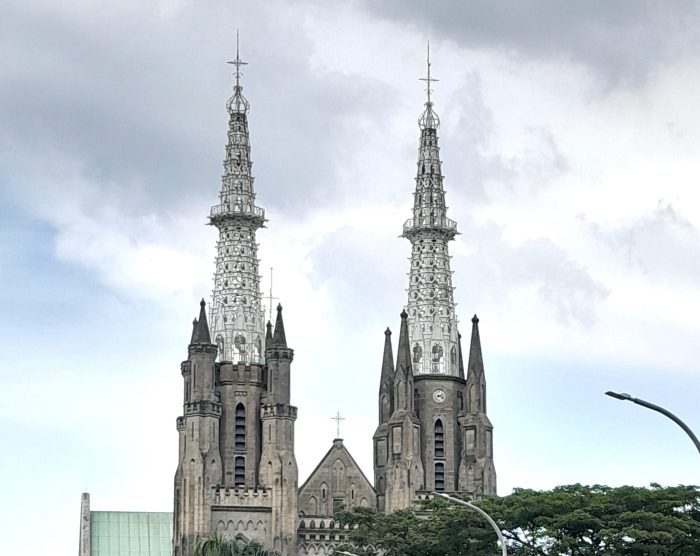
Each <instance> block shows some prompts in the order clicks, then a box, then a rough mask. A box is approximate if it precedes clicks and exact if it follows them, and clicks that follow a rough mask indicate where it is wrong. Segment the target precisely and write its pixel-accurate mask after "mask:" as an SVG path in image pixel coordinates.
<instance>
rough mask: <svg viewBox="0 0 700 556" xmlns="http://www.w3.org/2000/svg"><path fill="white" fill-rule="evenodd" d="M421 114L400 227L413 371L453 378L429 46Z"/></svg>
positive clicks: (447, 227)
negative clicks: (411, 186) (410, 199)
mask: <svg viewBox="0 0 700 556" xmlns="http://www.w3.org/2000/svg"><path fill="white" fill-rule="evenodd" d="M427 62H428V73H427V77H425V78H423V79H422V81H425V82H426V83H427V101H426V103H425V110H424V111H423V113H422V114H421V117H420V119H419V120H418V123H419V126H420V129H421V136H420V145H419V148H418V171H417V175H416V189H415V193H414V203H413V218H409V219H408V220H407V221H406V222H405V223H404V226H403V236H404V237H405V238H407V239H408V240H409V241H410V242H411V246H412V250H411V270H410V273H409V286H408V304H407V306H406V311H407V313H408V327H409V337H410V340H411V357H412V363H413V372H414V373H416V374H420V373H436V374H448V375H454V376H457V375H458V374H459V341H458V331H457V317H456V314H455V303H454V288H453V287H452V271H451V270H450V255H449V252H448V248H447V244H448V242H449V241H450V240H452V239H454V237H455V235H456V234H457V223H456V222H455V221H453V220H450V219H449V218H447V206H446V204H445V190H444V188H443V176H442V162H441V160H440V149H439V147H438V136H437V128H438V127H439V125H440V120H439V118H438V116H437V114H436V113H435V111H434V110H433V102H432V97H431V87H430V86H431V83H433V82H435V81H437V79H435V78H433V77H432V76H431V71H430V70H431V64H430V44H428V60H427Z"/></svg>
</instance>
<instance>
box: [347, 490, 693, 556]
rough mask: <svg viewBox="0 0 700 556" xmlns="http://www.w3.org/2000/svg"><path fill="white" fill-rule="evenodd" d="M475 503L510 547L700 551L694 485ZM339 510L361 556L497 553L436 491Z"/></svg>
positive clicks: (473, 517) (572, 551)
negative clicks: (414, 504) (422, 498)
mask: <svg viewBox="0 0 700 556" xmlns="http://www.w3.org/2000/svg"><path fill="white" fill-rule="evenodd" d="M479 504H480V506H481V507H482V508H483V509H484V510H485V511H486V512H487V513H488V514H489V515H491V517H493V518H494V520H495V521H496V522H497V523H498V524H499V525H500V526H501V529H502V532H503V535H504V537H505V538H506V542H507V544H508V552H509V554H514V555H518V556H525V555H536V556H554V555H557V556H560V555H567V556H588V555H606V556H623V555H624V556H643V555H644V556H665V555H682V556H692V555H700V490H699V489H698V488H697V487H693V486H678V487H665V488H663V487H660V486H659V485H651V486H650V487H649V488H640V487H628V486H625V487H619V488H611V487H606V486H600V485H594V486H582V485H569V486H561V487H557V488H555V489H553V490H550V491H535V490H529V489H516V490H515V491H514V492H513V493H512V494H511V495H509V496H504V497H501V498H496V497H493V498H486V499H484V500H482V501H481V502H479ZM336 517H337V519H338V520H339V521H341V523H346V524H349V525H350V526H351V529H350V533H349V543H348V545H346V547H345V550H348V551H349V552H353V553H356V554H360V555H363V556H365V555H367V556H370V555H374V554H378V553H380V552H382V553H383V554H386V556H401V555H405V556H413V555H416V556H417V555H419V554H420V555H422V556H472V555H480V554H483V555H487V554H490V555H493V554H497V553H498V548H497V545H496V542H495V535H494V532H493V530H492V529H491V528H490V527H489V525H488V524H487V523H486V522H485V521H484V520H483V519H482V518H481V517H480V516H479V515H477V514H476V512H474V511H472V510H470V509H469V508H464V507H461V506H455V505H449V504H447V503H446V502H445V501H443V500H441V499H434V500H430V501H428V502H426V503H425V504H424V507H423V508H422V509H420V510H418V511H416V512H411V511H408V510H402V511H399V512H394V513H393V514H391V515H388V516H385V515H380V514H376V513H373V512H370V511H368V510H366V509H361V510H355V511H353V512H341V513H340V514H338V515H337V516H336Z"/></svg>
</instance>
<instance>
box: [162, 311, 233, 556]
mask: <svg viewBox="0 0 700 556" xmlns="http://www.w3.org/2000/svg"><path fill="white" fill-rule="evenodd" d="M187 354H188V358H187V360H186V361H183V362H182V364H181V365H180V369H181V371H182V377H183V379H184V382H185V393H184V403H183V415H182V417H178V419H177V430H178V436H179V463H178V466H177V471H176V472H175V508H174V516H173V544H174V554H175V555H176V556H179V555H189V554H191V553H192V551H193V550H194V544H195V542H196V540H197V538H199V537H200V536H201V535H205V534H207V533H209V532H210V531H211V500H210V498H209V496H208V493H209V490H210V489H211V487H212V486H215V485H218V484H220V483H221V476H222V475H221V450H220V446H219V422H220V419H221V402H220V401H219V396H218V394H217V391H216V367H215V363H214V361H215V359H216V345H215V344H212V343H211V338H210V335H209V327H208V325H207V315H206V311H205V304H204V300H202V302H201V304H200V311H199V318H198V319H195V320H194V323H193V327H192V339H191V340H190V345H189V347H188V349H187Z"/></svg>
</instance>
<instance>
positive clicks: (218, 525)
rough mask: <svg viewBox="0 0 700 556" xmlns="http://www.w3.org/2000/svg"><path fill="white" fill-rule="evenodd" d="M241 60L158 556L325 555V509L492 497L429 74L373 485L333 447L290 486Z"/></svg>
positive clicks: (476, 342) (477, 350)
mask: <svg viewBox="0 0 700 556" xmlns="http://www.w3.org/2000/svg"><path fill="white" fill-rule="evenodd" d="M242 63H243V62H241V60H240V58H239V57H238V55H237V56H236V60H235V62H234V65H235V67H236V72H235V85H234V87H233V95H232V96H231V98H230V99H229V101H228V103H227V105H226V107H227V111H228V114H229V125H228V142H227V145H226V154H225V159H224V173H223V177H222V184H221V190H220V193H219V199H218V203H217V204H216V205H214V206H213V207H211V211H210V214H209V222H210V224H211V225H213V226H216V228H217V229H218V231H219V239H218V242H217V246H216V249H217V252H216V262H215V272H214V285H213V292H212V296H211V303H210V304H209V305H208V306H207V304H206V303H205V301H204V300H202V302H201V304H200V308H199V316H198V317H197V318H196V319H195V320H194V323H193V326H192V336H191V340H190V343H189V346H188V350H187V359H186V360H185V361H183V362H182V364H181V367H180V369H181V373H182V379H183V383H184V400H183V410H182V411H183V412H182V416H181V417H178V419H177V431H178V435H179V461H178V462H177V470H176V473H175V484H174V511H173V516H172V518H173V555H174V556H192V553H193V551H194V546H195V543H196V542H197V539H199V538H200V537H202V536H206V535H209V534H211V533H219V534H221V535H222V536H229V537H237V536H241V537H243V538H245V539H248V540H257V541H259V542H261V543H262V544H263V545H264V546H265V547H267V548H269V549H274V550H277V551H279V552H280V553H281V554H283V555H285V556H292V555H297V554H299V555H306V554H315V555H325V554H329V553H331V552H332V548H333V546H334V545H335V544H337V543H338V542H341V541H342V540H343V538H344V532H343V530H342V529H341V528H340V527H339V526H337V524H336V523H335V522H334V520H333V514H334V512H335V511H336V510H338V509H339V508H347V509H351V508H355V507H367V508H374V509H376V510H377V511H380V512H387V513H389V512H392V511H394V510H397V509H400V508H408V507H411V506H412V505H413V504H414V502H415V501H416V500H419V499H421V498H422V497H425V496H428V495H429V494H430V493H431V492H433V491H446V492H459V493H463V494H466V495H469V496H471V497H472V498H478V497H480V496H482V495H484V494H487V495H489V494H490V495H493V494H496V472H495V469H494V464H493V448H492V432H493V427H492V425H491V423H490V421H489V419H488V417H487V414H486V381H485V377H484V363H483V357H482V353H481V344H480V339H479V319H478V318H477V317H476V315H475V316H474V317H473V318H472V319H471V323H472V326H471V334H470V341H469V353H468V356H467V359H466V364H465V361H464V358H463V356H462V341H461V339H462V336H461V334H460V331H459V328H458V319H457V315H456V314H455V302H454V287H453V284H452V271H451V270H450V256H449V249H448V245H449V242H450V241H451V240H452V239H454V237H455V235H456V234H457V233H458V232H457V223H456V222H455V221H453V220H450V219H449V218H448V217H447V213H446V211H447V207H446V204H445V190H444V187H443V176H442V170H441V160H440V155H439V152H440V151H439V147H438V134H437V131H438V128H439V126H440V120H439V118H438V116H437V114H436V112H435V110H434V109H433V102H432V100H431V96H430V93H431V90H430V85H431V81H433V79H431V77H430V62H429V61H428V75H427V79H425V81H427V85H428V88H427V89H428V90H427V101H426V103H425V108H424V110H423V113H422V114H421V116H420V119H419V122H418V123H419V128H420V142H419V148H418V165H417V174H416V184H415V191H414V192H413V198H414V202H413V213H412V215H411V218H409V219H408V220H406V222H405V223H404V224H403V234H402V237H404V238H405V239H407V240H408V241H409V242H410V244H411V260H410V272H409V285H408V299H407V302H406V306H405V307H404V309H403V311H401V315H400V321H399V323H398V324H399V329H398V330H399V333H398V341H397V342H396V344H397V347H396V352H394V348H393V343H392V332H391V331H390V330H389V329H387V330H386V331H385V332H384V351H383V357H382V359H381V361H379V360H378V361H377V370H378V372H377V380H378V383H379V388H378V397H377V402H378V426H377V429H376V432H375V433H374V436H373V438H372V443H373V453H374V457H373V465H374V470H373V471H374V473H373V475H374V476H373V482H371V481H370V480H369V479H368V478H367V476H366V475H365V474H364V473H363V471H362V470H361V469H360V467H359V466H358V465H357V463H356V462H355V460H354V459H353V457H352V455H351V454H350V452H349V451H348V450H347V448H346V447H345V446H344V445H343V441H342V440H341V439H340V438H336V439H335V440H334V441H333V444H332V446H331V447H330V449H329V451H328V452H327V453H326V455H325V456H324V457H323V458H322V460H321V461H320V462H319V463H318V465H317V466H316V468H315V469H314V471H313V472H312V473H311V475H310V476H309V478H308V479H306V481H305V482H304V483H303V484H301V485H300V484H299V477H298V471H297V461H296V455H295V451H294V423H295V420H296V417H297V408H296V407H295V406H294V405H292V400H291V399H290V384H291V380H292V376H293V370H292V369H293V361H294V350H293V349H292V347H291V346H289V345H288V343H287V336H286V334H285V328H284V319H283V311H282V306H281V305H278V306H277V314H276V318H275V322H274V325H273V323H272V322H269V321H268V322H267V323H266V322H265V311H264V308H263V306H262V303H261V301H262V300H261V289H260V274H259V269H258V262H259V261H258V257H257V243H256V231H257V230H258V229H259V228H261V227H263V226H264V225H265V223H266V222H267V220H266V219H265V210H264V209H262V208H260V207H259V206H257V205H256V192H255V188H254V179H253V176H252V174H251V167H252V159H251V147H250V135H249V129H248V113H249V110H250V105H249V103H248V100H247V99H246V98H245V96H244V95H243V87H242V85H241V79H240V78H241V74H240V71H239V69H240V65H241V64H242ZM396 271H397V272H401V271H402V269H397V270H396ZM398 309H400V308H398ZM398 312H399V311H398V310H397V313H398ZM387 317H388V318H389V317H391V315H387ZM380 346H381V344H379V343H378V348H380ZM379 351H380V349H378V353H379ZM394 354H396V356H395V357H394ZM302 411H303V408H302ZM368 441H369V439H368Z"/></svg>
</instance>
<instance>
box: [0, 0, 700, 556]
mask: <svg viewBox="0 0 700 556" xmlns="http://www.w3.org/2000/svg"><path fill="white" fill-rule="evenodd" d="M1 12H2V13H1V14H0V53H2V54H0V231H1V232H0V279H1V280H2V286H3V287H2V288H1V289H0V300H1V304H0V307H1V309H2V310H0V331H1V332H0V353H2V358H3V361H4V363H3V365H2V366H1V367H0V381H1V386H0V392H2V400H3V403H2V404H0V419H1V420H2V423H3V426H2V430H3V439H2V457H1V458H0V490H1V492H2V499H3V503H2V504H0V523H1V524H2V528H3V529H5V531H4V534H3V552H6V553H7V554H13V555H14V556H23V555H25V554H26V555H30V554H36V553H39V552H48V551H50V552H51V554H54V555H57V556H62V555H73V554H75V552H76V551H77V542H78V517H79V502H80V493H81V492H83V491H84V490H87V491H89V492H90V493H91V495H92V501H93V509H105V510H106V509H111V510H159V511H171V510H172V478H173V474H174V472H175V468H176V465H177V434H176V430H175V418H176V417H177V416H178V415H179V414H180V412H181V407H182V406H181V404H182V382H181V381H182V378H181V376H180V371H179V364H180V361H181V360H182V359H184V358H185V357H186V348H187V342H188V340H189V337H190V332H191V328H190V327H191V322H192V318H193V317H194V316H195V315H196V314H197V311H198V301H199V299H200V298H202V297H204V298H206V299H209V296H210V290H211V284H212V275H213V271H214V265H213V258H214V255H215V250H214V244H215V241H216V230H215V229H213V228H211V227H208V226H206V223H207V218H206V216H207V214H208V211H209V206H210V205H213V204H215V203H216V202H217V195H218V191H219V187H220V175H221V171H222V169H221V163H222V160H223V155H224V145H225V141H226V125H227V114H226V111H225V103H226V100H227V98H228V97H229V96H230V94H231V86H232V78H231V74H230V70H231V68H230V66H227V65H226V64H225V62H226V61H227V60H230V59H231V58H232V57H233V56H234V55H235V35H236V28H239V29H240V34H241V56H242V57H243V58H244V59H245V60H246V61H247V62H249V65H248V66H246V68H245V76H244V86H245V94H246V96H247V98H248V99H249V101H250V103H251V112H250V116H249V118H250V130H251V143H252V149H253V159H254V161H255V164H254V167H253V172H254V175H255V177H256V188H257V193H258V199H257V201H258V202H257V204H258V205H260V206H262V207H264V208H265V209H267V216H268V218H269V223H268V226H267V229H265V230H261V231H260V232H259V234H258V241H259V242H260V255H261V258H262V262H261V273H262V275H263V282H262V283H263V287H264V289H265V290H267V289H268V288H269V279H270V267H274V295H275V296H276V297H278V298H279V299H280V301H281V302H282V304H283V305H284V309H285V312H284V315H285V328H286V330H287V338H288V341H289V343H290V345H291V346H292V347H293V348H294V349H295V353H296V356H295V361H294V364H293V367H292V371H293V379H292V380H293V383H292V401H293V403H295V404H296V405H297V406H298V407H299V419H298V421H297V424H296V427H297V428H296V430H297V459H298V462H299V469H300V482H302V481H303V480H305V479H306V477H307V475H308V473H310V471H311V470H312V469H313V468H314V467H315V465H316V463H318V460H319V459H320V458H321V457H322V455H323V454H324V453H325V452H326V451H327V450H328V448H329V447H330V445H331V442H332V439H333V437H334V436H335V424H334V423H333V421H331V419H330V417H331V416H332V415H334V414H335V412H336V411H340V412H341V414H342V415H343V416H345V417H346V419H347V420H346V421H345V422H344V423H343V425H342V428H341V436H343V438H344V439H345V442H346V445H347V446H348V448H349V449H350V451H351V452H352V454H353V455H354V456H355V458H356V459H357V461H358V462H359V463H360V465H361V466H362V467H363V469H364V471H365V473H366V474H367V475H368V476H369V477H370V478H371V477H372V465H371V462H372V457H371V435H372V433H373V431H374V428H375V426H376V420H377V415H376V393H377V389H378V381H379V372H380V364H381V356H382V348H383V341H384V335H383V331H384V329H385V328H386V327H387V326H390V327H392V328H393V329H398V325H399V313H400V312H401V310H402V308H403V304H404V303H405V301H406V297H405V296H406V293H405V288H406V286H407V277H406V273H407V272H408V262H407V257H408V255H409V253H410V249H409V247H410V246H409V243H408V241H407V240H405V239H401V238H398V235H399V234H400V232H401V225H402V223H403V221H404V220H405V219H406V218H408V217H409V216H410V214H411V213H410V206H411V200H412V191H413V187H414V181H413V178H414V174H415V161H416V154H417V146H418V136H419V130H418V126H417V118H418V116H419V114H420V112H421V111H422V103H423V102H424V89H423V84H422V83H421V82H419V81H418V78H419V77H421V76H423V74H424V72H425V49H426V43H427V41H428V40H430V42H431V51H432V60H433V74H434V75H435V77H437V78H438V79H439V80H440V81H439V82H438V83H436V84H435V85H434V89H435V94H434V100H435V103H436V110H437V112H438V114H439V115H440V117H441V120H442V127H441V130H440V144H441V147H442V152H441V154H442V158H443V161H444V164H443V170H444V174H445V176H446V177H445V187H446V190H447V197H448V203H449V205H450V208H449V211H448V214H449V216H450V218H452V219H454V220H456V221H457V222H458V224H459V229H460V231H461V235H460V236H458V238H457V239H456V241H454V242H452V244H451V245H450V249H451V253H452V255H453V259H452V263H453V270H454V271H455V279H454V283H455V285H456V288H457V289H456V292H455V295H456V300H457V302H458V304H459V306H458V314H459V317H460V319H461V322H462V327H461V328H462V330H461V332H462V334H467V335H468V333H469V325H470V322H469V319H470V318H471V316H472V315H473V314H474V313H478V315H479V317H480V319H481V322H480V329H481V338H482V342H483V350H484V359H485V365H486V377H487V383H488V399H489V416H490V418H491V421H492V422H493V424H494V427H495V432H494V444H495V448H494V450H495V464H496V469H497V472H498V491H499V494H503V495H504V494H508V493H509V492H510V491H511V490H512V489H513V488H514V487H532V488H551V487H553V486H555V485H557V484H567V483H575V482H581V483H588V484H591V483H604V484H610V485H620V484H635V485H646V484H649V483H650V482H659V483H662V484H667V485H672V484H678V483H685V484H693V483H694V484H697V483H698V482H700V479H699V477H698V460H697V458H698V454H697V453H696V452H695V451H694V448H693V446H692V444H691V443H690V441H689V440H688V438H687V437H686V436H685V435H684V434H683V432H682V431H681V430H680V429H679V428H678V427H676V426H675V425H674V424H673V423H671V422H670V421H668V420H666V419H664V418H663V417H661V416H659V415H656V414H654V413H652V412H650V411H646V410H644V409H642V408H639V407H636V406H634V405H632V404H627V403H621V402H618V401H615V400H613V399H611V398H607V397H606V396H604V395H603V392H604V391H605V390H608V389H612V390H620V391H628V392H630V393H632V394H634V395H636V396H639V397H641V398H645V399H648V400H650V401H653V402H655V403H658V404H660V405H663V406H665V407H667V408H669V409H671V410H672V411H674V412H676V413H677V414H678V415H679V416H680V417H682V418H683V419H684V420H685V421H686V422H687V423H688V424H689V425H690V426H691V427H693V426H694V427H695V428H696V430H698V431H699V432H700V406H699V404H698V403H697V399H698V390H699V388H700V363H698V361H699V360H700V319H698V316H697V315H698V313H700V192H699V191H698V184H699V183H700V102H698V100H697V99H699V98H700V70H698V68H700V50H699V48H700V13H699V8H698V4H697V3H696V2H692V1H687V2H684V1H672V0H671V1H665V2H645V1H638V0H620V1H617V2H608V1H585V2H584V1H573V2H555V1H552V0H531V1H521V2H505V1H494V0H470V1H469V2H465V1H463V0H454V1H442V2H423V1H418V0H408V1H407V0H402V1H399V0H393V1H383V2H377V1H371V0H365V1H362V0H355V1H346V2H335V1H327V0H326V1H321V0H318V1H314V0H301V1H296V2H283V1H264V2H245V3H244V2H230V1H229V2H219V1H200V2H192V1H188V0H172V1H169V0H160V1H157V0H156V1H148V2H144V1H143V0H139V1H136V0H133V1H131V0H120V1H119V2H89V1H71V0H64V1H63V2H60V3H57V2H48V1H47V2H41V1H27V0H9V1H6V2H4V3H3V7H2V10H1Z"/></svg>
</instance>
